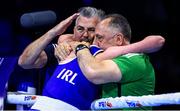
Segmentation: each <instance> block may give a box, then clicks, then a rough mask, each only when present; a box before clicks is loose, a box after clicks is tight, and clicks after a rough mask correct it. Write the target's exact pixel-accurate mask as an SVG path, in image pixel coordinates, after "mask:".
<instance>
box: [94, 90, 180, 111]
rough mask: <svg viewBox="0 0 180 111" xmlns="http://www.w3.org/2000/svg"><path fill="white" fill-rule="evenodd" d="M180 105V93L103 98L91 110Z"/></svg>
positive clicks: (95, 102) (96, 101)
mask: <svg viewBox="0 0 180 111" xmlns="http://www.w3.org/2000/svg"><path fill="white" fill-rule="evenodd" d="M173 104H180V92H177V93H168V94H160V95H147V96H127V97H124V96H122V97H116V98H102V99H98V100H95V101H94V102H93V103H92V104H91V109H93V110H100V109H119V108H133V107H144V106H161V105H173Z"/></svg>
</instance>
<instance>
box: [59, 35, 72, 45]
mask: <svg viewBox="0 0 180 111" xmlns="http://www.w3.org/2000/svg"><path fill="white" fill-rule="evenodd" d="M72 37H73V34H63V35H60V36H59V38H58V43H61V42H64V41H72Z"/></svg>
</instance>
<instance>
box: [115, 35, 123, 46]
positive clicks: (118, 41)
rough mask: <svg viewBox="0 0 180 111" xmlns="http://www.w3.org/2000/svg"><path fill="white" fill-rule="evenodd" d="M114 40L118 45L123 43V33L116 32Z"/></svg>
mask: <svg viewBox="0 0 180 111" xmlns="http://www.w3.org/2000/svg"><path fill="white" fill-rule="evenodd" d="M115 39H116V40H115V41H116V45H118V46H122V45H123V43H124V37H123V34H122V33H118V34H116V37H115Z"/></svg>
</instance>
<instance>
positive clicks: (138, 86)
mask: <svg viewBox="0 0 180 111" xmlns="http://www.w3.org/2000/svg"><path fill="white" fill-rule="evenodd" d="M95 34H96V36H95V40H94V43H95V44H97V45H98V46H99V47H100V48H102V49H104V50H106V49H107V48H109V47H112V46H125V45H128V44H130V39H131V28H130V25H129V23H128V21H127V19H126V18H125V17H123V16H122V15H119V14H111V15H108V16H107V17H106V18H105V19H104V20H102V21H101V22H100V23H99V24H98V25H97V27H96V31H95ZM79 44H80V45H79ZM83 45H85V46H84V47H82V46H83ZM74 49H75V50H76V55H77V57H78V62H79V65H80V67H81V70H82V71H83V73H84V75H85V76H86V77H87V78H88V80H90V81H91V82H93V83H94V84H102V98H104V97H117V96H142V95H149V94H151V95H152V94H154V88H155V73H154V69H153V66H152V64H151V63H150V61H149V57H148V56H147V55H145V54H142V53H129V54H125V55H122V56H118V57H116V58H114V59H112V60H100V59H98V55H97V57H96V58H94V57H93V56H92V55H91V54H90V52H89V49H88V44H87V43H82V42H81V43H77V44H76V45H74ZM131 109H136V110H137V109H147V110H149V109H151V107H140V108H131ZM128 110H129V109H128Z"/></svg>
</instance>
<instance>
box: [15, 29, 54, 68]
mask: <svg viewBox="0 0 180 111" xmlns="http://www.w3.org/2000/svg"><path fill="white" fill-rule="evenodd" d="M53 39H54V35H53V33H51V32H47V33H45V34H44V35H43V36H41V37H40V38H38V39H37V40H36V41H34V42H33V43H31V44H30V45H29V46H27V48H26V49H25V50H24V51H23V53H22V54H21V56H20V58H19V61H18V64H19V65H20V66H22V67H25V68H31V67H32V66H33V65H35V64H36V61H38V59H41V57H42V55H41V54H42V52H43V50H44V49H45V47H46V46H47V45H48V44H49V43H50V42H51V41H52V40H53Z"/></svg>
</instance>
